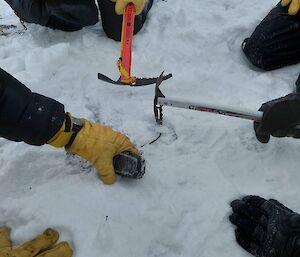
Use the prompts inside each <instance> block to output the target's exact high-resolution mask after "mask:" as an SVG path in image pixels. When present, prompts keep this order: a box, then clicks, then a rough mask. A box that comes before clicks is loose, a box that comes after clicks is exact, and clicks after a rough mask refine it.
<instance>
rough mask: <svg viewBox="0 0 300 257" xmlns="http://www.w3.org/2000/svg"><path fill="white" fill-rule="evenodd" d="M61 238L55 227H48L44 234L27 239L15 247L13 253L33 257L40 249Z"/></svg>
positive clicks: (21, 256) (16, 255) (18, 256)
mask: <svg viewBox="0 0 300 257" xmlns="http://www.w3.org/2000/svg"><path fill="white" fill-rule="evenodd" d="M58 238H59V234H58V232H57V231H55V230H54V229H51V228H48V229H46V230H45V231H44V232H43V234H41V235H38V236H37V237H36V238H34V239H32V240H30V241H27V242H25V243H23V244H21V245H19V246H17V247H16V248H14V249H13V251H12V253H13V256H15V257H33V256H35V255H37V254H38V253H39V252H40V251H42V250H45V249H47V248H48V247H50V246H51V245H53V244H54V243H55V242H56V241H57V240H58Z"/></svg>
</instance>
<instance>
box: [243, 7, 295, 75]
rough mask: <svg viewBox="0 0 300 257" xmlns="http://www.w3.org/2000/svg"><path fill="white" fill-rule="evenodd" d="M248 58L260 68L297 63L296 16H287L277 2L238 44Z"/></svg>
mask: <svg viewBox="0 0 300 257" xmlns="http://www.w3.org/2000/svg"><path fill="white" fill-rule="evenodd" d="M242 48H243V51H244V53H245V55H246V56H247V58H248V60H249V61H250V62H251V63H252V64H253V65H255V66H257V67H259V68H261V69H263V70H273V69H277V68H281V67H284V66H287V65H291V64H296V63H298V62H300V15H299V14H298V15H295V16H290V15H288V13H287V8H286V7H282V6H281V5H280V3H279V4H277V6H276V7H275V8H274V9H272V10H271V11H270V13H269V14H268V15H267V16H266V17H265V18H264V19H263V20H262V21H261V23H260V24H259V25H258V26H257V27H256V29H255V31H254V32H253V34H252V35H251V37H250V38H247V39H245V41H244V42H243V45H242Z"/></svg>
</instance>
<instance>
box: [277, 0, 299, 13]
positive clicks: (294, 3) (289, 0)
mask: <svg viewBox="0 0 300 257" xmlns="http://www.w3.org/2000/svg"><path fill="white" fill-rule="evenodd" d="M281 5H282V6H283V7H285V6H288V5H289V9H288V13H289V15H296V14H297V13H298V12H299V9H300V0H282V1H281Z"/></svg>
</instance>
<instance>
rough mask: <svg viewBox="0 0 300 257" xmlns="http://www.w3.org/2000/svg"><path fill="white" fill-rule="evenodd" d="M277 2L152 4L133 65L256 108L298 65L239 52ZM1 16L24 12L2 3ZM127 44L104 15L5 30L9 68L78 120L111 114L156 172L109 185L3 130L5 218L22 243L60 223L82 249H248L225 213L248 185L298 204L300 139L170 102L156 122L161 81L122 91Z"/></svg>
mask: <svg viewBox="0 0 300 257" xmlns="http://www.w3.org/2000/svg"><path fill="white" fill-rule="evenodd" d="M275 4H276V2H274V1H271V0H266V1H261V0H252V1H243V2H240V1H237V0H227V1H218V0H207V1H206V2H204V1H196V0H195V1H189V0H168V1H156V3H155V4H154V6H153V9H152V10H151V12H150V14H149V19H148V21H147V23H146V25H145V27H144V28H143V30H142V31H141V33H139V35H137V36H136V37H135V38H134V50H133V74H136V75H139V76H145V77H151V76H156V75H159V73H160V72H161V71H162V70H166V72H172V73H173V75H174V78H173V79H171V80H169V81H168V82H165V83H164V85H163V90H164V92H165V93H166V95H168V96H170V97H178V98H179V97H180V98H182V99H185V100H194V101H201V100H204V101H205V102H211V103H218V104H222V105H232V106H235V107H243V108H250V109H253V110H256V109H258V108H259V107H260V105H261V104H262V103H263V102H265V101H267V100H270V99H273V98H277V97H280V96H283V95H285V94H287V93H289V92H291V91H292V90H293V85H294V82H295V80H296V78H297V75H298V71H299V66H298V65H297V66H292V67H288V68H285V69H281V70H278V71H274V72H267V73H263V72H259V71H257V70H255V69H254V68H252V67H250V66H249V64H248V63H247V61H246V60H245V59H244V56H243V55H242V53H241V50H240V45H241V42H242V41H243V39H244V38H245V37H247V36H249V35H250V33H251V32H252V30H253V29H254V27H255V26H256V25H257V23H258V22H259V20H260V19H262V18H263V17H264V16H265V15H266V14H267V12H268V11H269V10H270V9H271V7H272V6H273V5H275ZM0 16H1V19H0V24H16V25H17V26H18V27H19V28H20V29H22V26H21V25H20V24H19V21H18V19H17V18H16V17H15V16H14V14H13V12H12V11H11V10H10V8H9V7H8V6H7V5H6V4H5V2H4V1H3V0H1V1H0ZM118 54H119V44H118V43H116V42H113V41H111V40H109V39H107V38H106V37H105V35H104V33H103V31H102V28H101V25H100V24H97V25H95V26H93V27H88V28H85V29H83V30H82V31H79V32H74V33H64V32H60V31H53V30H50V29H46V28H43V27H40V26H38V25H33V24H31V25H28V31H26V32H25V33H23V34H12V35H10V36H9V37H0V67H2V68H3V69H5V70H7V71H8V72H10V73H11V74H13V75H14V76H15V77H17V78H18V79H19V80H21V81H22V82H23V83H25V84H26V85H27V86H28V87H30V88H31V89H32V90H33V91H36V92H39V93H41V94H45V95H47V96H50V97H53V98H55V99H57V100H59V101H61V102H63V103H64V104H65V106H66V110H68V111H70V112H71V113H72V114H73V115H74V116H77V117H86V118H89V119H91V120H96V121H101V122H103V123H106V124H110V125H111V126H113V128H115V129H117V130H120V131H123V132H126V133H127V134H129V135H130V137H131V138H132V140H133V141H134V142H135V143H136V144H137V145H143V144H145V143H147V142H149V141H151V140H152V139H154V138H155V137H156V136H157V133H158V132H159V131H163V136H162V138H161V139H160V140H159V141H158V142H156V143H155V144H153V145H146V146H145V147H144V148H143V152H144V156H145V158H146V159H147V174H146V176H145V177H144V178H143V179H142V180H139V181H127V180H125V179H119V180H118V181H117V183H116V184H115V185H113V186H104V185H103V184H102V183H101V181H99V180H98V178H97V175H96V172H95V170H94V169H93V168H92V167H90V166H88V165H86V164H85V163H82V162H80V161H79V159H76V158H75V159H74V158H70V157H68V156H66V154H65V153H64V151H63V150H56V149H54V148H51V147H49V146H43V147H31V146H28V145H25V144H23V143H13V142H9V141H7V140H3V139H1V140H0V163H1V167H0V195H1V196H0V223H3V224H7V225H9V226H10V227H12V229H13V233H12V236H13V239H14V241H16V242H20V241H22V240H25V239H27V238H28V237H30V236H33V235H35V234H36V233H39V232H41V231H42V230H43V229H44V228H46V227H49V226H52V227H54V228H57V229H58V230H59V231H60V232H61V237H62V239H64V240H68V241H70V242H71V243H72V245H73V246H74V249H75V256H76V257H82V256H87V257H91V256H99V257H107V256H109V257H121V256H122V257H142V256H149V257H158V256H162V257H174V256H184V257H195V256H201V257H210V256H222V257H238V256H239V257H240V256H248V254H247V253H246V252H244V251H243V250H242V249H241V248H239V247H238V246H237V244H236V243H235V240H234V233H233V227H232V226H231V225H230V224H229V222H228V218H227V217H228V214H229V212H230V207H229V205H228V203H229V202H230V200H232V199H234V198H236V197H239V196H241V195H245V194H259V195H262V196H264V197H266V198H269V197H273V198H277V199H278V200H280V201H282V202H284V203H285V204H286V205H288V206H289V207H291V208H292V209H295V210H297V211H300V201H299V200H298V195H299V193H300V189H299V183H300V172H299V151H300V144H299V142H298V141H297V140H292V139H272V140H271V142H270V143H269V144H268V145H262V144H260V143H258V142H257V141H256V139H255V136H254V133H253V129H252V123H251V122H249V121H245V120H240V119H235V118H228V117H221V116H217V115H212V114H205V113H198V112H192V111H186V110H179V109H169V108H165V116H164V117H165V126H164V127H163V128H159V127H158V126H157V125H156V124H155V121H154V117H153V113H152V112H153V110H152V101H153V95H154V87H153V86H149V87H145V88H139V89H134V88H128V87H114V86H111V85H108V84H105V83H102V82H100V81H98V80H97V72H99V71H101V72H103V73H105V74H108V75H109V76H111V77H115V78H117V77H118V72H117V70H116V67H115V61H116V60H117V58H118Z"/></svg>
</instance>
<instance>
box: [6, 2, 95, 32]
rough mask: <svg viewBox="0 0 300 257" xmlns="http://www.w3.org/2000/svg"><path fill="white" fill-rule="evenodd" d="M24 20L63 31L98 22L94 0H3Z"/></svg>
mask: <svg viewBox="0 0 300 257" xmlns="http://www.w3.org/2000/svg"><path fill="white" fill-rule="evenodd" d="M5 1H6V2H7V3H8V4H9V5H10V6H11V8H12V9H13V10H14V11H15V13H16V14H17V15H18V16H19V17H20V18H21V19H22V20H24V21H26V22H30V23H36V24H40V25H42V26H46V27H50V28H53V29H59V30H64V31H75V30H80V29H82V28H83V27H85V26H89V25H94V24H95V23H97V22H98V9H97V6H96V4H95V1H94V0H5Z"/></svg>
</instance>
